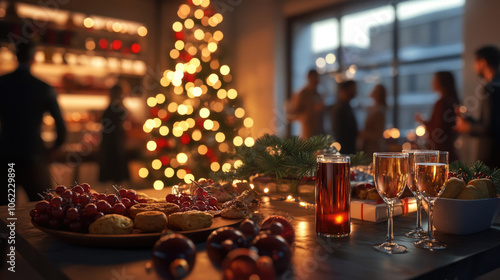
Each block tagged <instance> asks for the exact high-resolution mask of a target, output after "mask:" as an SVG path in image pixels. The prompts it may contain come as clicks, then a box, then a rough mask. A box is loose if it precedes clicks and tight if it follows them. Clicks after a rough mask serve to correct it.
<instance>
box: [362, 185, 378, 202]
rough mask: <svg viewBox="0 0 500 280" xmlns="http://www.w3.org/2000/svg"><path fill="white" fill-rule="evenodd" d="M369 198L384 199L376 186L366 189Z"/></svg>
mask: <svg viewBox="0 0 500 280" xmlns="http://www.w3.org/2000/svg"><path fill="white" fill-rule="evenodd" d="M365 199H369V200H377V201H378V200H382V197H380V195H379V194H378V192H377V190H376V189H375V188H372V189H367V190H366V198H365Z"/></svg>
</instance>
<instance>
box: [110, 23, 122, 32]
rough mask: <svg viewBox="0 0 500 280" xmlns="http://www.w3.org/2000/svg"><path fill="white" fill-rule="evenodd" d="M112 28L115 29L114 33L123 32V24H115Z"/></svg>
mask: <svg viewBox="0 0 500 280" xmlns="http://www.w3.org/2000/svg"><path fill="white" fill-rule="evenodd" d="M112 28H113V31H114V32H120V31H122V24H121V23H119V22H115V23H113V27H112Z"/></svg>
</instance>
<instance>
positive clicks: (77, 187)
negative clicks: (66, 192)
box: [71, 185, 85, 194]
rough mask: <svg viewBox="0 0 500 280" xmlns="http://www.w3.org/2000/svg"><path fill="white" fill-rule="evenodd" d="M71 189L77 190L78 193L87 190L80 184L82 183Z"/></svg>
mask: <svg viewBox="0 0 500 280" xmlns="http://www.w3.org/2000/svg"><path fill="white" fill-rule="evenodd" d="M71 190H72V191H73V192H76V193H79V194H83V193H84V192H85V190H84V189H83V187H82V186H80V185H76V186H74V187H73V188H72V189H71Z"/></svg>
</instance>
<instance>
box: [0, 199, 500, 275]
mask: <svg viewBox="0 0 500 280" xmlns="http://www.w3.org/2000/svg"><path fill="white" fill-rule="evenodd" d="M33 206H34V204H33V203H31V204H29V205H27V206H26V207H21V208H18V209H16V217H17V221H16V232H17V237H16V249H17V253H19V254H21V255H22V256H23V257H24V258H25V259H26V260H27V261H28V262H29V263H30V264H31V265H32V266H33V267H34V268H35V269H36V270H37V271H38V272H39V273H40V275H42V276H43V277H44V278H46V279H116V280H132V279H158V277H157V276H156V274H155V272H154V271H153V270H149V271H148V270H147V269H146V264H147V263H148V261H149V258H150V255H151V249H150V248H145V249H135V250H125V249H118V250H117V249H104V248H102V249H101V248H89V247H82V246H76V245H71V244H67V243H64V242H62V241H60V240H57V239H55V238H53V237H51V236H49V235H47V234H45V233H43V232H41V231H40V230H38V229H36V228H34V227H33V226H32V225H31V223H30V218H29V211H30V209H31V208H33ZM260 211H261V212H262V213H263V214H274V213H278V214H279V213H284V212H286V213H288V214H289V215H291V216H293V218H294V219H293V225H294V227H295V231H296V242H295V245H294V248H293V265H292V268H291V269H290V270H289V271H287V272H286V273H285V274H284V275H283V276H282V277H280V278H279V279H445V278H446V279H472V278H474V277H476V276H479V275H482V274H484V273H487V272H489V271H491V270H494V269H495V268H498V267H500V224H499V223H495V224H494V226H493V227H492V228H491V229H489V230H486V231H483V232H480V233H477V234H473V235H468V236H454V235H447V234H440V233H437V234H436V237H437V238H438V239H439V240H440V241H443V242H444V243H446V244H447V245H448V248H447V249H445V250H438V251H433V252H431V251H427V250H423V249H418V248H415V247H414V246H413V241H414V240H413V239H410V238H406V237H404V236H403V234H404V233H405V232H407V231H409V230H411V229H412V227H413V226H414V223H415V213H410V214H406V215H403V216H399V217H396V218H395V236H396V241H397V242H399V243H401V244H403V245H405V246H407V247H408V248H409V252H408V253H406V254H402V255H388V254H384V253H379V252H376V251H375V250H373V249H372V248H371V247H370V246H371V245H372V244H374V243H379V242H382V241H384V240H385V236H386V230H387V225H386V223H372V222H366V221H359V220H352V233H351V236H350V237H349V238H345V239H341V240H327V239H323V238H319V237H317V236H316V234H315V228H314V212H313V211H311V210H307V209H306V208H304V207H300V206H299V205H298V204H296V203H294V202H287V201H281V200H274V199H270V198H268V197H266V198H265V199H264V201H263V203H262V208H261V210H260ZM7 217H8V216H7V208H6V206H2V207H0V218H1V219H0V226H1V230H2V231H4V230H5V226H6V225H5V224H6V223H7V219H6V218H7ZM497 221H498V220H497ZM197 249H198V254H197V258H196V265H195V268H194V270H193V272H192V273H191V274H190V275H189V276H188V277H187V279H202V278H206V277H210V278H213V279H221V275H220V272H219V271H218V270H217V269H216V268H214V267H213V266H212V265H211V263H210V261H209V259H208V257H207V253H206V251H205V244H204V243H200V244H197Z"/></svg>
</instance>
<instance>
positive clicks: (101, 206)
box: [96, 200, 111, 214]
mask: <svg viewBox="0 0 500 280" xmlns="http://www.w3.org/2000/svg"><path fill="white" fill-rule="evenodd" d="M96 206H97V211H99V212H103V213H104V214H107V213H109V211H111V205H110V204H109V203H108V202H107V201H106V200H99V201H97V204H96Z"/></svg>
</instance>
